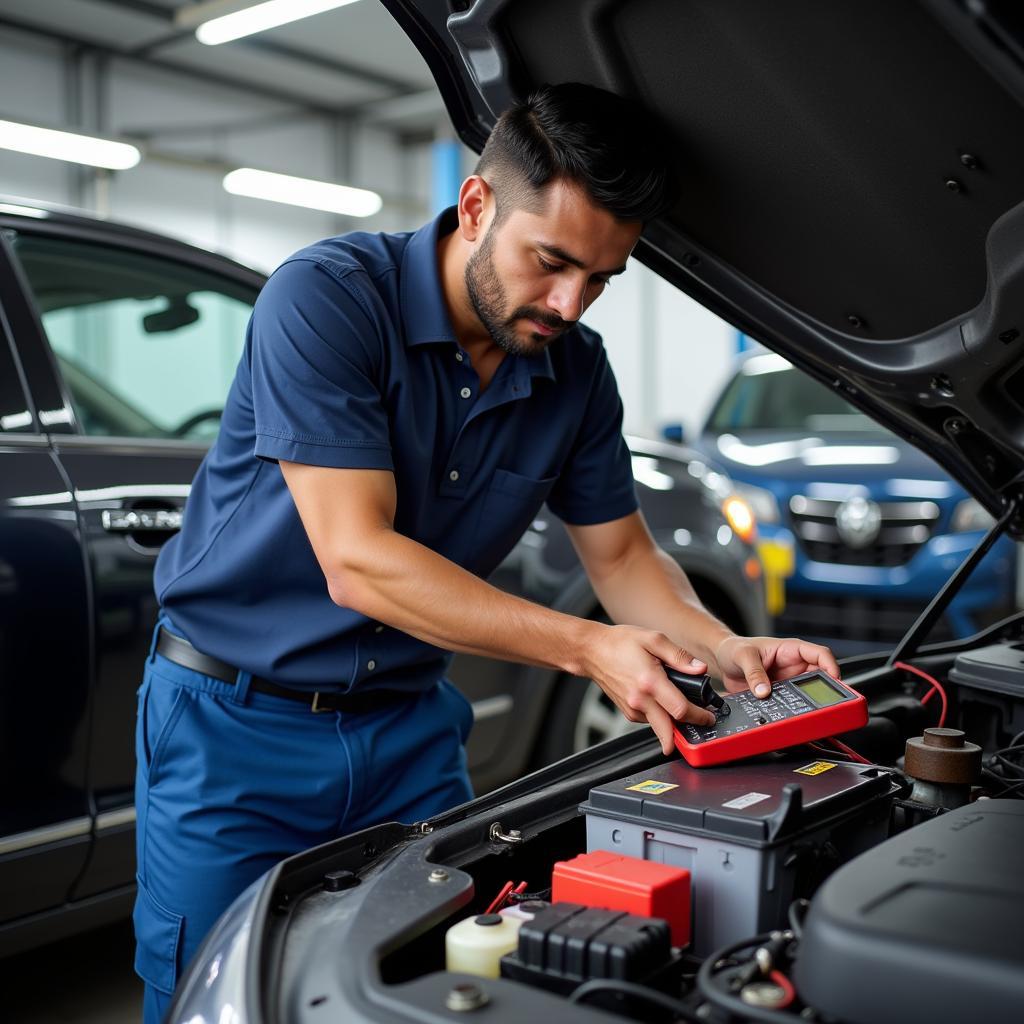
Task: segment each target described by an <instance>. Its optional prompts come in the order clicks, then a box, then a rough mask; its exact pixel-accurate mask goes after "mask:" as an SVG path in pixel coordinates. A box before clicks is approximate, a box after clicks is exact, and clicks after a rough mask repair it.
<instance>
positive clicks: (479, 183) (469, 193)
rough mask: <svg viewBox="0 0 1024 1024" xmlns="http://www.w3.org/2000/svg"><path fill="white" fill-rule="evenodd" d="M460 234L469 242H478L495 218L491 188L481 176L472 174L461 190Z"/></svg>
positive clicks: (459, 207)
mask: <svg viewBox="0 0 1024 1024" xmlns="http://www.w3.org/2000/svg"><path fill="white" fill-rule="evenodd" d="M458 211H459V232H460V233H461V235H462V237H463V238H464V239H465V240H466V241H467V242H475V241H477V240H478V239H479V238H480V237H481V236H482V235H483V233H484V232H485V231H486V230H487V225H488V224H489V223H490V222H491V220H492V219H493V217H494V211H495V199H494V192H493V191H492V190H491V186H490V185H488V184H487V182H486V181H484V179H483V178H481V177H480V175H479V174H471V175H470V176H469V177H468V178H467V179H466V180H465V181H464V182H463V183H462V188H460V189H459V206H458Z"/></svg>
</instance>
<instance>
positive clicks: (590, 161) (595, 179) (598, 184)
mask: <svg viewBox="0 0 1024 1024" xmlns="http://www.w3.org/2000/svg"><path fill="white" fill-rule="evenodd" d="M664 150H665V133H664V130H663V129H661V128H660V127H659V126H658V125H657V123H656V122H655V120H654V118H653V117H652V115H651V114H650V113H649V112H648V111H647V110H646V109H645V108H643V107H641V106H640V105H639V104H637V103H635V102H632V101H630V100H627V99H624V98H622V97H621V96H616V95H615V94H614V93H610V92H607V91H606V90H604V89H598V88H597V87H595V86H592V85H584V84H582V83H581V82H567V83H564V84H562V85H545V86H542V87H541V88H540V89H538V90H537V91H536V92H535V93H533V94H532V95H531V96H530V97H529V98H527V99H526V100H523V101H521V102H519V103H516V104H514V105H513V106H511V107H509V108H508V110H506V111H505V112H504V113H503V114H502V115H501V116H500V117H499V118H498V122H497V124H495V126H494V130H493V131H492V132H491V134H490V137H489V138H488V140H487V145H486V146H484V151H483V153H482V154H481V155H480V160H479V162H478V163H477V166H476V173H477V174H479V175H481V176H482V177H483V178H484V179H485V180H486V181H487V183H488V184H489V185H490V186H491V188H492V189H493V190H494V193H495V198H496V201H497V207H498V213H497V216H498V219H503V218H504V216H505V215H506V214H507V212H508V210H509V209H513V208H516V207H530V206H532V205H535V204H536V201H537V198H538V197H539V196H540V194H542V193H543V191H544V190H545V189H546V188H547V187H548V186H549V185H550V184H551V183H552V182H554V181H559V180H566V181H570V182H573V183H574V184H576V185H579V186H580V187H581V188H583V189H584V190H585V191H586V192H587V194H588V195H589V196H590V198H591V200H593V202H595V203H596V204H597V205H599V206H602V207H604V208H605V209H606V210H608V211H609V213H611V214H612V215H613V216H614V217H616V218H618V219H619V220H623V221H642V222H644V223H646V222H647V221H650V220H653V219H654V218H655V217H657V216H658V215H659V214H661V213H663V212H664V211H665V210H666V209H667V207H668V205H669V203H670V202H671V198H672V197H671V194H670V175H669V166H668V162H667V160H666V159H665V155H664Z"/></svg>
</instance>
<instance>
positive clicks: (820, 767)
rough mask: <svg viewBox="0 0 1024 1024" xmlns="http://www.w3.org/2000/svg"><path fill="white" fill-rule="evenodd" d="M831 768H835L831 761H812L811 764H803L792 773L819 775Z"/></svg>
mask: <svg viewBox="0 0 1024 1024" xmlns="http://www.w3.org/2000/svg"><path fill="white" fill-rule="evenodd" d="M832 768H835V765H834V764H832V762H831V761H814V762H813V763H811V764H805V765H804V766H803V768H794V769H793V771H794V772H795V773H796V774H797V775H820V774H821V773H822V772H827V771H829V770H830V769H832Z"/></svg>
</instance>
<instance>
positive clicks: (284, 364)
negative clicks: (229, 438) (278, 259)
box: [248, 259, 393, 469]
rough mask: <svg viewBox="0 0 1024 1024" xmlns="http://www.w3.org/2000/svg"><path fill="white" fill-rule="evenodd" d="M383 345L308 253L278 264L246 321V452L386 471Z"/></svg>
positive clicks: (348, 287) (342, 282) (344, 285)
mask: <svg viewBox="0 0 1024 1024" xmlns="http://www.w3.org/2000/svg"><path fill="white" fill-rule="evenodd" d="M382 351H383V350H382V340H381V331H380V329H379V328H378V327H377V326H376V325H375V324H374V323H373V321H372V319H371V317H370V315H369V314H368V312H367V307H366V306H364V304H363V302H362V301H361V300H360V298H359V297H358V294H357V292H356V290H355V288H354V286H353V285H352V284H351V283H350V282H347V280H346V278H345V277H339V276H337V275H336V274H335V273H333V272H331V271H329V270H327V269H325V268H324V267H322V266H321V265H320V264H318V263H316V262H314V261H311V260H301V259H300V260H292V261H290V262H287V263H285V264H283V265H282V266H281V267H279V268H278V269H277V270H276V271H275V272H274V274H273V275H271V277H270V280H269V281H268V282H267V284H266V285H265V286H264V288H263V291H262V292H261V293H260V296H259V298H258V299H257V301H256V305H255V307H254V309H253V314H252V320H251V322H250V325H249V353H248V355H249V365H250V368H251V373H252V400H253V414H254V417H255V423H256V446H255V454H256V455H257V456H258V457H259V458H261V459H266V460H268V461H273V462H277V461H279V460H281V459H284V460H285V461H287V462H300V463H305V464H307V465H313V466H327V467H335V468H343V469H392V468H393V465H392V459H391V444H390V437H389V430H388V417H387V411H386V409H385V407H384V402H383V400H382V396H381V389H380V385H379V383H378V381H379V379H380V368H381V362H382Z"/></svg>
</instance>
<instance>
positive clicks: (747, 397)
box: [707, 354, 889, 435]
mask: <svg viewBox="0 0 1024 1024" xmlns="http://www.w3.org/2000/svg"><path fill="white" fill-rule="evenodd" d="M707 430H708V432H709V433H712V434H743V433H745V432H747V431H754V430H784V431H794V432H801V433H803V432H807V433H814V434H820V433H825V432H841V433H858V434H867V433H870V434H874V435H888V434H889V432H888V431H887V430H886V429H885V428H884V427H883V426H881V425H880V424H878V423H876V422H875V421H874V420H872V419H871V418H870V417H868V416H866V415H865V414H864V413H862V412H861V411H860V410H859V409H855V408H854V407H853V406H852V405H850V404H849V402H846V401H844V400H843V399H842V398H841V397H840V396H839V395H837V394H836V393H835V392H834V391H830V390H829V389H828V388H827V387H825V386H824V385H823V384H820V383H819V382H818V381H816V380H815V379H814V378H813V377H809V376H808V375H807V374H806V373H803V372H802V371H801V370H798V369H796V367H794V366H793V365H791V364H790V363H788V362H787V361H786V360H785V359H783V358H782V357H781V356H778V355H775V354H769V355H764V356H754V357H753V358H751V359H748V360H747V361H746V362H745V363H744V364H743V366H742V367H741V368H740V371H739V372H738V373H737V374H736V376H735V377H734V378H733V379H732V380H731V381H730V383H729V385H728V387H727V388H726V389H725V391H724V392H723V393H722V397H721V398H720V399H719V400H718V404H717V405H716V406H715V409H714V411H713V412H712V414H711V416H710V418H709V420H708V426H707Z"/></svg>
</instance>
